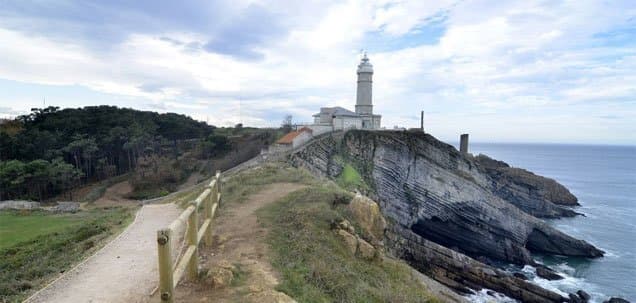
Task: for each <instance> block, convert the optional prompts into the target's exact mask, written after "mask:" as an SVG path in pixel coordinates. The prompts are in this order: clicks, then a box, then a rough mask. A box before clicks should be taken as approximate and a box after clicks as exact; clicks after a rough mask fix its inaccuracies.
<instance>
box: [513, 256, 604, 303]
mask: <svg viewBox="0 0 636 303" xmlns="http://www.w3.org/2000/svg"><path fill="white" fill-rule="evenodd" d="M537 263H538V262H537ZM551 268H552V269H553V270H555V271H556V272H557V273H559V275H561V276H562V277H563V279H561V280H553V281H550V280H546V279H543V278H541V277H539V276H537V270H536V268H534V267H532V266H530V265H526V266H524V267H523V268H522V269H521V271H522V272H523V273H524V274H525V275H526V276H527V277H528V279H529V280H530V281H532V282H533V283H534V284H537V285H539V286H541V287H543V288H545V289H548V290H551V291H553V292H556V293H558V294H560V295H562V296H564V297H568V294H569V293H576V291H578V290H584V291H585V292H587V293H588V294H590V296H591V298H590V302H591V303H595V302H603V299H604V298H605V299H606V298H607V296H605V295H603V294H602V293H600V292H598V291H597V290H596V287H595V286H594V285H593V284H590V283H588V282H587V281H585V279H583V278H578V277H574V274H575V272H576V270H575V269H574V268H573V267H571V266H569V265H568V264H566V263H560V264H557V265H553V266H551Z"/></svg>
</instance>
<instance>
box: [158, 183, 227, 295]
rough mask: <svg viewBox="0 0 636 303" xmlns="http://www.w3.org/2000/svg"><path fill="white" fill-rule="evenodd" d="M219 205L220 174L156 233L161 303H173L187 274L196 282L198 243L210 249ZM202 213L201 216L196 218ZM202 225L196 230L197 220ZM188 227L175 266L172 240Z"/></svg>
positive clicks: (197, 226)
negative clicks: (183, 250) (181, 253)
mask: <svg viewBox="0 0 636 303" xmlns="http://www.w3.org/2000/svg"><path fill="white" fill-rule="evenodd" d="M220 203H221V173H220V172H219V171H217V173H216V175H215V177H214V178H212V181H210V183H209V184H208V185H207V186H206V189H205V190H204V191H203V192H202V193H201V194H200V195H199V196H198V197H197V198H196V199H195V200H194V201H192V202H191V203H190V205H189V206H188V207H187V208H186V209H185V210H184V211H183V212H182V213H181V215H180V216H179V218H177V219H176V220H174V221H173V222H172V223H171V224H170V225H169V226H168V228H164V229H160V230H158V231H157V248H158V253H159V257H158V260H159V296H160V298H161V302H170V303H172V302H173V301H174V288H175V287H176V286H177V284H178V283H179V280H181V277H182V276H183V274H184V273H185V272H186V271H187V273H188V278H189V279H190V280H195V279H197V276H198V274H199V272H198V267H199V260H198V253H197V250H198V247H199V243H201V240H203V242H204V244H205V245H206V246H210V245H212V220H213V218H214V213H215V212H216V209H217V208H218V206H219V204H220ZM200 212H201V214H199V213H200ZM200 216H201V217H202V218H203V224H201V226H200V227H199V217H200ZM186 223H187V229H186V233H185V237H184V240H183V241H184V242H185V243H184V244H186V245H187V248H186V250H185V253H183V255H181V257H180V258H178V259H177V260H176V261H175V262H174V263H176V265H175V266H173V262H172V248H171V247H172V245H171V244H172V243H171V241H172V238H173V236H174V234H173V233H174V232H176V231H177V230H179V226H180V225H182V224H186Z"/></svg>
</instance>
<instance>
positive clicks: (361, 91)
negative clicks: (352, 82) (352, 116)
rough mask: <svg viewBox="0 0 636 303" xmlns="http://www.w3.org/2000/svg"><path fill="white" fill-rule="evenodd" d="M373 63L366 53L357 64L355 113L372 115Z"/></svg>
mask: <svg viewBox="0 0 636 303" xmlns="http://www.w3.org/2000/svg"><path fill="white" fill-rule="evenodd" d="M372 78H373V65H371V63H369V58H367V53H366V52H365V53H364V57H363V58H362V61H361V62H360V64H359V65H358V90H357V93H356V114H358V115H373V94H372V91H373V88H372V85H373V79H372Z"/></svg>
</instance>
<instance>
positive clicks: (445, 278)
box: [290, 130, 603, 302]
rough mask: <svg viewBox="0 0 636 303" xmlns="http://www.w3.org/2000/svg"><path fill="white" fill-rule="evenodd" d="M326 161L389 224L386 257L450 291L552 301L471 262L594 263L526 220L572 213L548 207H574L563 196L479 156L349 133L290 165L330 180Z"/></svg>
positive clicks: (389, 136)
mask: <svg viewBox="0 0 636 303" xmlns="http://www.w3.org/2000/svg"><path fill="white" fill-rule="evenodd" d="M336 159H344V162H348V163H351V164H353V165H354V166H355V167H356V168H357V169H358V171H359V172H360V173H361V174H362V176H363V177H364V178H365V180H366V182H367V183H368V185H370V186H371V187H372V188H373V192H371V193H368V194H369V195H370V196H372V197H373V198H374V200H376V201H377V202H378V203H379V204H380V207H381V211H382V213H383V215H384V216H385V217H387V218H389V220H388V222H390V224H389V225H390V228H389V229H388V231H389V232H387V234H386V237H385V238H386V247H387V249H388V250H389V251H391V252H392V253H393V254H394V255H395V256H398V257H400V258H403V259H404V260H406V261H408V262H409V263H411V264H412V265H413V266H414V267H416V268H418V269H419V270H421V271H423V272H425V273H427V274H429V275H430V276H431V277H433V278H435V279H437V280H438V281H440V282H442V283H444V284H446V285H448V286H451V287H455V288H456V289H460V290H461V288H462V287H465V286H468V287H470V288H473V289H479V288H482V287H487V288H490V289H494V290H497V291H500V292H502V293H505V294H508V295H509V296H511V297H513V298H516V299H519V300H522V301H524V302H562V301H564V300H566V299H565V298H563V297H562V296H560V295H558V294H555V293H552V292H550V291H547V290H545V289H541V288H540V287H538V286H535V285H532V284H530V283H528V282H526V281H524V280H523V279H520V278H517V277H514V276H511V275H508V274H505V273H503V272H501V271H498V270H496V269H495V268H492V267H490V266H488V265H486V264H484V263H482V262H479V261H477V260H475V259H472V258H471V257H473V258H476V259H478V260H484V259H494V260H500V261H505V262H511V263H516V264H534V261H533V260H532V258H531V256H530V252H531V251H533V252H542V253H548V254H560V255H566V256H579V257H599V256H602V255H603V252H602V251H600V250H598V249H597V248H595V247H594V246H592V245H590V244H589V243H587V242H585V241H582V240H577V239H574V238H572V237H570V236H568V235H566V234H564V233H562V232H560V231H558V230H556V229H554V228H552V227H550V226H548V225H547V224H546V223H544V222H543V221H542V220H540V219H537V218H536V217H559V216H569V215H572V213H574V212H572V211H571V210H570V209H567V208H564V207H561V206H560V205H557V204H565V205H572V204H575V203H576V198H575V197H574V196H573V195H572V194H571V193H570V192H569V191H567V189H565V187H563V186H562V185H560V184H558V183H557V182H556V181H554V180H551V179H547V178H543V177H540V176H537V175H534V174H532V173H530V172H527V171H524V170H521V169H516V168H511V167H509V166H508V165H507V164H505V163H503V162H500V161H496V160H493V159H490V158H487V157H485V156H477V157H472V156H470V155H462V154H460V153H459V152H458V151H457V150H456V149H455V148H453V147H452V146H450V145H448V144H445V143H443V142H440V141H438V140H437V139H435V138H434V137H432V136H430V135H426V134H423V133H414V132H401V131H400V132H397V131H395V132H394V131H355V130H352V131H348V132H346V133H335V134H331V135H327V136H323V137H321V138H319V139H318V140H315V141H314V142H312V143H311V144H309V145H308V146H306V147H305V148H303V149H301V150H300V151H298V152H296V153H295V154H293V155H292V156H291V158H290V160H291V162H292V163H293V164H294V165H296V166H302V167H305V168H308V169H309V170H311V171H313V172H314V173H316V174H319V175H322V176H326V177H330V178H335V177H337V176H338V175H339V174H340V173H341V171H342V165H343V164H342V163H343V161H342V160H340V161H338V160H336ZM570 212H571V213H570ZM535 216H536V217H535Z"/></svg>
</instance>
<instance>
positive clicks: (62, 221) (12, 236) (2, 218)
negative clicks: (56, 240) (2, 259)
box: [0, 212, 81, 250]
mask: <svg viewBox="0 0 636 303" xmlns="http://www.w3.org/2000/svg"><path fill="white" fill-rule="evenodd" d="M80 221H81V220H80V218H79V217H77V216H73V215H47V214H46V213H43V212H35V213H31V214H29V213H20V212H1V213H0V250H1V249H4V248H8V247H11V246H14V245H16V244H18V243H20V242H26V241H29V240H32V239H34V238H36V237H38V236H41V235H46V234H50V233H56V232H59V231H61V230H63V229H65V228H68V227H70V226H73V225H76V224H79V223H80Z"/></svg>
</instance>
